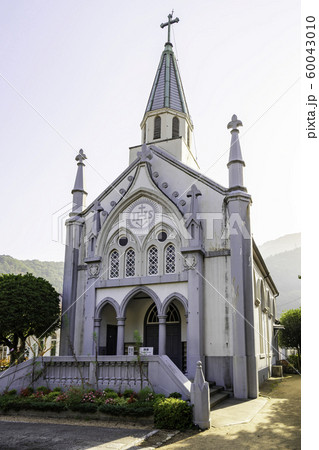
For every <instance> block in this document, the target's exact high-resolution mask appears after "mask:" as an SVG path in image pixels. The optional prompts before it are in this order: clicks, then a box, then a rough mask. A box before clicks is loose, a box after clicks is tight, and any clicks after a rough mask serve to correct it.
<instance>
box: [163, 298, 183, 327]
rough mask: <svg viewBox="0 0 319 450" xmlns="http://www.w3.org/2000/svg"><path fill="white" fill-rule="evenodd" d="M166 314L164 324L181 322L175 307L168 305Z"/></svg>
mask: <svg viewBox="0 0 319 450" xmlns="http://www.w3.org/2000/svg"><path fill="white" fill-rule="evenodd" d="M166 314H167V318H166V323H179V322H180V320H181V318H180V315H179V312H178V309H177V307H176V306H175V305H173V304H172V303H171V304H170V305H169V307H168V309H167V313H166Z"/></svg>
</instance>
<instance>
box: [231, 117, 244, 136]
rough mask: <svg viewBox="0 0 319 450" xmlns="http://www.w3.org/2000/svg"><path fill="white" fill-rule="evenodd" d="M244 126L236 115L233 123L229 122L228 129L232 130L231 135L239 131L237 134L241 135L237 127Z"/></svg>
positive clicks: (232, 119)
mask: <svg viewBox="0 0 319 450" xmlns="http://www.w3.org/2000/svg"><path fill="white" fill-rule="evenodd" d="M242 126H243V123H242V121H241V120H238V119H237V116H236V114H234V115H233V117H232V118H231V122H229V124H228V125H227V128H228V129H229V128H231V129H232V130H231V133H232V132H233V131H237V132H238V133H239V130H238V128H237V127H242Z"/></svg>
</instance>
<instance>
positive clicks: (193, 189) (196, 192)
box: [186, 184, 202, 215]
mask: <svg viewBox="0 0 319 450" xmlns="http://www.w3.org/2000/svg"><path fill="white" fill-rule="evenodd" d="M186 195H187V197H191V210H190V212H191V213H192V214H193V215H196V214H197V213H198V204H197V197H198V196H200V195H202V193H201V192H200V191H199V190H198V189H197V187H196V186H195V184H193V185H192V187H191V190H190V191H189V192H187V194H186Z"/></svg>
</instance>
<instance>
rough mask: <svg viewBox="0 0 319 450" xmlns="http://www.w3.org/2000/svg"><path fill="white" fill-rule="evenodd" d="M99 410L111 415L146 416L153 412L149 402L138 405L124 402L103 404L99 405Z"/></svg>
mask: <svg viewBox="0 0 319 450" xmlns="http://www.w3.org/2000/svg"><path fill="white" fill-rule="evenodd" d="M99 411H101V412H103V413H105V414H111V415H112V416H133V417H146V416H151V415H152V414H153V407H152V406H151V405H149V404H147V405H146V406H145V405H140V404H139V403H138V402H136V403H130V404H128V403H125V404H120V403H119V404H109V403H108V404H104V405H101V406H100V407H99Z"/></svg>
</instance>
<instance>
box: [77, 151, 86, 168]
mask: <svg viewBox="0 0 319 450" xmlns="http://www.w3.org/2000/svg"><path fill="white" fill-rule="evenodd" d="M85 159H87V157H86V155H85V154H84V152H83V150H82V149H81V150H80V151H79V153H78V154H77V155H76V157H75V161H79V162H78V164H80V163H83V161H84V160H85Z"/></svg>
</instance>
